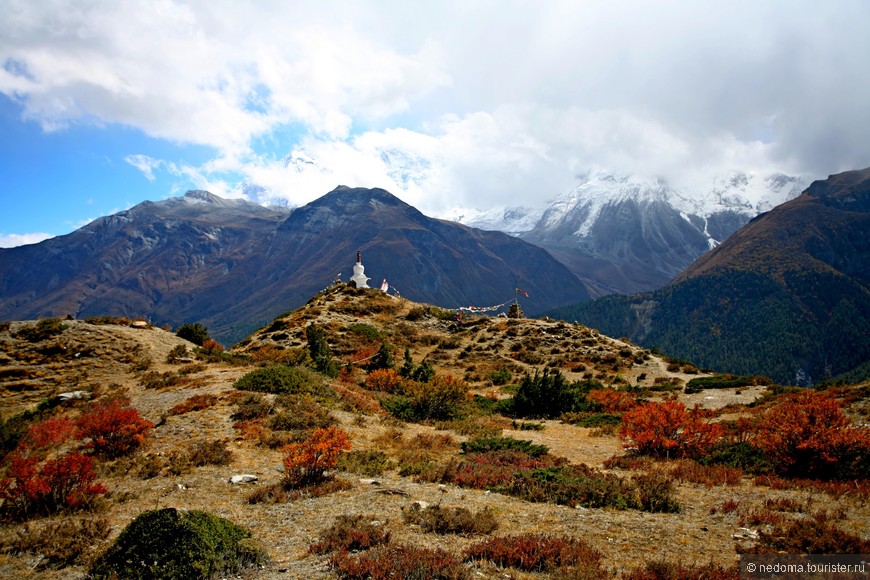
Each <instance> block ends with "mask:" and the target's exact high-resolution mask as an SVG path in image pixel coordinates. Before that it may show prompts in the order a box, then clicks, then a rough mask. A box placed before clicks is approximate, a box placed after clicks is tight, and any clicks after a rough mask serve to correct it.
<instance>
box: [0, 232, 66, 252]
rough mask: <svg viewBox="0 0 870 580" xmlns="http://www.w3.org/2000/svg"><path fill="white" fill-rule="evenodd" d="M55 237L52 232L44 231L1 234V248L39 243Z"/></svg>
mask: <svg viewBox="0 0 870 580" xmlns="http://www.w3.org/2000/svg"><path fill="white" fill-rule="evenodd" d="M53 237H54V236H53V235H51V234H46V233H42V232H39V233H32V234H0V248H15V247H17V246H25V245H27V244H38V243H39V242H41V241H43V240H47V239H49V238H53Z"/></svg>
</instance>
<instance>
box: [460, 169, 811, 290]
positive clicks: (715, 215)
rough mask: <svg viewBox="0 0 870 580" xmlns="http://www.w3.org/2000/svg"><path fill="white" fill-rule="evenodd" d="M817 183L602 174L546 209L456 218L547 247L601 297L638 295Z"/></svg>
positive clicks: (743, 176) (742, 176)
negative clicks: (689, 181)
mask: <svg viewBox="0 0 870 580" xmlns="http://www.w3.org/2000/svg"><path fill="white" fill-rule="evenodd" d="M810 181H811V180H810V179H809V178H805V177H795V176H788V175H783V174H773V175H769V176H762V175H758V174H752V173H741V172H732V173H729V174H727V175H725V176H722V177H716V178H713V179H711V180H710V181H709V182H707V183H705V184H703V183H702V184H699V185H696V186H692V187H691V188H676V187H673V186H671V184H669V183H668V182H667V181H665V180H664V179H661V178H648V177H641V176H637V175H624V174H617V173H613V172H607V171H600V170H598V171H591V172H589V173H588V174H586V175H583V176H581V177H580V178H579V180H578V183H577V185H576V186H575V187H574V189H572V190H571V191H569V192H567V193H565V194H563V195H561V196H559V197H557V198H556V199H555V200H553V201H552V202H551V203H550V204H549V205H548V206H547V207H546V208H543V209H534V208H497V209H491V210H488V211H486V212H475V211H473V210H471V211H469V210H464V211H454V213H453V215H452V216H451V217H452V219H456V220H457V221H460V222H462V223H464V224H466V225H469V226H472V227H477V228H481V229H497V230H500V231H504V232H506V233H509V234H511V235H515V236H518V237H521V238H523V239H524V240H526V241H529V242H532V243H534V244H537V245H540V246H543V247H545V248H547V249H548V250H549V251H550V252H551V253H552V254H553V255H555V256H556V257H557V258H558V259H560V260H561V261H562V262H563V263H565V264H566V265H568V266H569V267H570V268H572V270H573V271H574V272H575V273H576V274H578V275H579V276H581V277H583V279H584V280H586V281H587V283H588V284H589V286H590V290H591V291H592V292H593V293H601V294H604V293H611V292H638V291H644V290H652V289H655V288H657V287H659V286H661V285H663V284H665V283H666V282H667V281H668V280H670V279H671V278H672V277H673V276H675V275H676V274H677V273H679V272H680V271H681V270H682V269H683V268H685V267H686V266H688V265H689V264H691V263H692V262H693V261H694V260H695V259H697V258H698V257H699V256H700V255H701V254H703V253H704V252H706V251H707V250H709V249H711V248H713V247H716V246H717V245H718V244H720V243H721V242H722V241H723V240H725V239H726V238H727V237H728V236H730V235H731V234H732V233H733V232H735V231H736V230H737V229H739V228H740V227H742V226H743V225H745V224H746V223H747V222H748V221H749V220H750V219H752V218H753V217H755V216H756V215H758V214H759V213H762V212H765V211H769V210H770V209H771V208H773V207H775V206H777V205H779V204H781V203H783V202H785V201H788V200H790V199H793V198H795V197H797V196H798V195H799V194H800V193H801V192H802V191H803V190H804V189H805V188H806V187H807V186H808V185H809V183H810ZM537 216H539V217H537ZM536 217H537V219H536ZM532 224H533V225H532Z"/></svg>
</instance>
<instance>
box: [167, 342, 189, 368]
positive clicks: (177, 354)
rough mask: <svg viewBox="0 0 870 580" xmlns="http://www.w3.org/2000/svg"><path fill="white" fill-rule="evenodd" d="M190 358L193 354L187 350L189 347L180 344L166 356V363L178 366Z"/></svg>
mask: <svg viewBox="0 0 870 580" xmlns="http://www.w3.org/2000/svg"><path fill="white" fill-rule="evenodd" d="M190 356H191V352H190V351H189V350H187V346H185V345H183V344H179V345H176V346H174V347H172V350H170V351H169V354H167V355H166V362H167V363H169V364H176V363H179V362H182V361H184V360H185V359H189V358H190Z"/></svg>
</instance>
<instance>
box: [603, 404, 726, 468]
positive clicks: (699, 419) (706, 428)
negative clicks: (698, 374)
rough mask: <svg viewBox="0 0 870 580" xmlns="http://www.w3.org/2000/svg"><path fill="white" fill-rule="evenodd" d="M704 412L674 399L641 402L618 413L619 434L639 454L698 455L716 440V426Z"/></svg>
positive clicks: (718, 434)
mask: <svg viewBox="0 0 870 580" xmlns="http://www.w3.org/2000/svg"><path fill="white" fill-rule="evenodd" d="M707 416H708V413H707V412H705V411H704V410H703V409H700V408H698V406H697V405H695V407H694V408H693V409H686V406H685V405H684V404H682V403H679V402H677V401H665V402H664V403H643V404H641V405H637V406H636V407H634V408H632V409H631V410H630V411H628V412H627V413H625V414H624V415H623V416H622V427H621V428H620V430H619V436H620V437H622V438H623V439H626V440H627V442H626V444H625V446H626V447H636V448H637V452H638V453H639V454H641V455H656V456H659V457H698V456H700V455H703V454H704V453H706V452H708V451H709V450H710V448H712V447H713V445H714V444H715V443H716V442H717V441H718V440H719V439H720V437H721V436H722V433H723V429H722V427H721V426H720V425H717V424H714V423H708V422H707V421H705V419H706V418H707Z"/></svg>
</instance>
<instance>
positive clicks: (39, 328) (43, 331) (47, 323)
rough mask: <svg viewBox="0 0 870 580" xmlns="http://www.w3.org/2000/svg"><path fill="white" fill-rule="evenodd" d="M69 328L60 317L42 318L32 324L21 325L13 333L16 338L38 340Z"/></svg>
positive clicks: (29, 340)
mask: <svg viewBox="0 0 870 580" xmlns="http://www.w3.org/2000/svg"><path fill="white" fill-rule="evenodd" d="M67 328H69V326H68V325H66V324H64V323H63V321H62V320H61V319H60V318H43V319H42V320H40V321H38V322H37V323H36V324H35V325H33V326H29V325H28V326H23V327H21V328H20V329H18V331H17V332H16V333H15V336H16V338H22V339H24V340H26V341H28V342H39V341H41V340H46V339H48V338H51V337H53V336H57V335H58V334H60V333H62V332H63V331H64V330H66V329H67Z"/></svg>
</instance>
